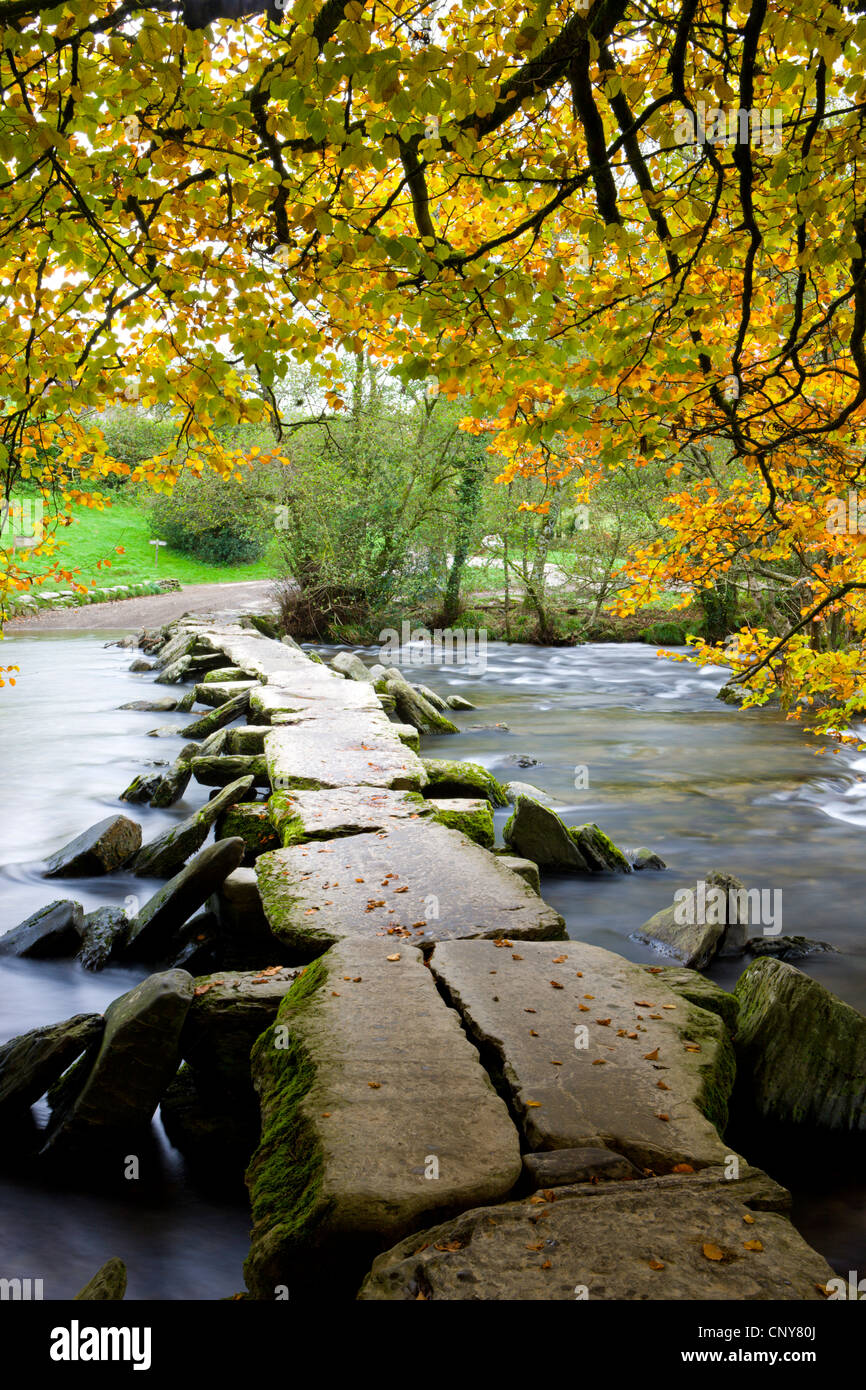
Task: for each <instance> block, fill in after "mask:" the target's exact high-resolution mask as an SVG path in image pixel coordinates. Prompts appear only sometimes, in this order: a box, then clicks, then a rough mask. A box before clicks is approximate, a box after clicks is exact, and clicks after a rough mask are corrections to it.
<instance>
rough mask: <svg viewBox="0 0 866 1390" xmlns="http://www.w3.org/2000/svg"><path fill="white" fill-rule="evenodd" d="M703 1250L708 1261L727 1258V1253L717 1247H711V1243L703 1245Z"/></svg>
mask: <svg viewBox="0 0 866 1390" xmlns="http://www.w3.org/2000/svg"><path fill="white" fill-rule="evenodd" d="M701 1250H702V1251H703V1253H704V1255H705V1256H706V1258H707V1259H708V1260H723V1259H724V1258H725V1252H724V1251H723V1250H720V1249H719V1247H718V1246H717V1245H711V1244H710V1243H709V1242H708V1243H707V1244H706V1245H702V1246H701Z"/></svg>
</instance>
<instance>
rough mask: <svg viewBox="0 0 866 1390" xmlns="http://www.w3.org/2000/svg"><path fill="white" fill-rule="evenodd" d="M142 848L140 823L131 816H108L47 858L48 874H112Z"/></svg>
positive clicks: (68, 875) (46, 874) (54, 876)
mask: <svg viewBox="0 0 866 1390" xmlns="http://www.w3.org/2000/svg"><path fill="white" fill-rule="evenodd" d="M140 848H141V826H140V825H138V824H137V822H136V821H134V820H130V819H129V817H128V816H107V817H106V818H105V820H101V821H99V822H98V823H97V824H96V825H91V826H90V828H89V829H88V830H85V831H83V832H82V834H80V835H77V836H76V837H75V839H74V840H70V842H69V844H68V845H64V846H63V848H62V849H59V850H57V852H56V854H52V855H51V857H50V858H49V859H48V860H47V861H46V868H45V871H44V877H45V878H90V877H92V876H93V875H95V874H110V873H111V872H112V871H113V870H114V869H118V868H119V867H120V865H121V864H125V863H126V861H127V860H128V859H131V858H132V856H133V855H134V854H135V852H136V850H138V849H140Z"/></svg>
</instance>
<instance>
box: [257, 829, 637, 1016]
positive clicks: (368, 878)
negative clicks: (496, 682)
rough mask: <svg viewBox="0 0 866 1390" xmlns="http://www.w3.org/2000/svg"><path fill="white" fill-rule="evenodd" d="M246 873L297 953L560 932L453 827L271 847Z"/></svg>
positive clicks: (518, 881) (497, 864)
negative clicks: (366, 940)
mask: <svg viewBox="0 0 866 1390" xmlns="http://www.w3.org/2000/svg"><path fill="white" fill-rule="evenodd" d="M256 871H257V874H258V882H259V891H260V893H261V897H262V904H263V906H264V910H265V914H266V916H267V918H268V921H269V922H270V924H271V930H272V931H273V932H274V934H275V936H277V937H278V938H279V939H280V940H281V941H282V942H284V943H285V944H286V945H288V946H291V947H292V948H293V949H295V950H297V951H298V952H300V953H301V954H305V955H311V956H312V955H315V954H317V953H318V952H319V951H321V950H322V949H324V947H326V946H330V945H332V944H333V943H334V942H335V941H340V940H343V939H344V938H346V937H350V936H360V937H376V936H384V935H387V936H389V937H392V938H393V937H395V936H396V937H399V938H402V939H403V940H411V941H412V942H414V944H415V945H417V946H429V944H430V943H431V942H434V941H449V940H451V939H453V938H455V937H497V936H508V937H509V938H514V939H515V940H532V939H539V940H549V939H550V938H557V937H561V936H562V935H563V933H564V923H563V920H562V918H561V917H560V915H559V913H558V912H554V910H553V908H551V907H548V906H547V904H546V903H545V902H543V901H542V899H541V898H539V897H538V895H537V894H536V893H534V892H533V891H532V889H531V888H530V887H529V885H528V884H527V883H526V882H525V881H524V880H523V879H522V878H519V877H518V875H517V874H515V873H512V872H511V870H510V869H508V868H506V867H505V866H504V865H503V864H502V863H501V861H500V860H499V859H497V858H496V857H495V856H494V855H492V854H489V853H488V851H487V850H485V849H482V848H481V847H480V846H479V845H476V844H473V843H472V841H471V840H469V839H467V838H466V836H465V835H462V834H461V833H460V832H459V831H458V830H449V829H447V828H446V827H445V826H444V825H437V824H430V823H428V822H426V821H424V820H418V821H413V820H411V819H410V820H397V821H393V822H391V824H390V825H389V826H388V828H387V829H386V830H385V831H383V832H382V833H380V834H371V833H367V834H363V835H349V836H347V837H346V838H343V839H334V840H326V841H322V842H321V843H319V842H315V843H311V844H308V845H296V846H294V847H293V848H290V849H280V850H275V851H274V852H273V853H272V854H263V855H261V857H260V858H259V859H258V860H257V861H256ZM551 954H553V955H555V954H556V952H555V951H553V952H552V953H551ZM644 978H645V977H644ZM638 997H639V996H638Z"/></svg>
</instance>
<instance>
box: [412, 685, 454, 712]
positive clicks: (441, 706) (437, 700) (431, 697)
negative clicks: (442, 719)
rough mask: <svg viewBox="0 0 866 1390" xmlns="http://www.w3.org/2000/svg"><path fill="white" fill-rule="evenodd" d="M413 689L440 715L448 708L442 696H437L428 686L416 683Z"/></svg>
mask: <svg viewBox="0 0 866 1390" xmlns="http://www.w3.org/2000/svg"><path fill="white" fill-rule="evenodd" d="M413 688H414V689H415V690H416V691H417V693H418V694H419V695H422V696H423V697H424V699H425V700H426V701H427V703H428V704H430V705H432V706H433V708H434V709H435V710H438V711H439V713H440V714H441V713H442V711H443V710H446V709H447V708H448V705H447V704H446V702H445V700H443V698H442V696H441V695H439V694H437V692H436V691H435V690H431V689H430V686H429V685H418V684H417V682H416V683H415V685H414V687H413Z"/></svg>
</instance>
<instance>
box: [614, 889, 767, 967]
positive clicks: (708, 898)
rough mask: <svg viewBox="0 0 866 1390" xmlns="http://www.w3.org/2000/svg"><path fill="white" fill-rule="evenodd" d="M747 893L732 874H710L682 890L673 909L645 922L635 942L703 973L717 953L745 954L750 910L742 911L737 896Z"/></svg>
mask: <svg viewBox="0 0 866 1390" xmlns="http://www.w3.org/2000/svg"><path fill="white" fill-rule="evenodd" d="M732 890H733V891H732ZM745 891H746V889H745V888H744V886H743V884H742V883H741V882H740V880H739V879H738V878H733V877H732V875H730V874H720V873H710V874H707V875H706V878H705V879H703V880H699V881H698V883H697V884H696V885H695V888H694V889H681V890H679V891H678V892H677V894H676V896H675V900H674V903H673V904H672V906H671V907H665V908H662V910H661V912H656V913H655V914H654V915H653V916H652V917H650V919H649V921H647V922H644V924H643V926H642V927H641V928H640V929H639V930H638V931H636V932H635V933H634V939H635V941H642V942H644V943H645V944H646V945H648V946H652V947H653V948H654V950H656V951H659V952H660V953H661V954H663V955H667V956H672V957H673V958H674V960H677V961H680V962H681V964H683V965H686V966H688V967H689V968H690V969H692V970H703V969H704V968H705V967H706V966H707V965H709V963H710V961H711V960H712V959H713V957H714V956H715V955H717V954H721V955H742V952H743V950H744V948H745V942H746V940H747V938H748V923H749V911H748V909H747V910H746V911H745V912H744V911H742V910H741V907H740V904H739V900H738V898H737V896H736V895H737V894H739V893H745ZM729 919H730V921H729Z"/></svg>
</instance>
